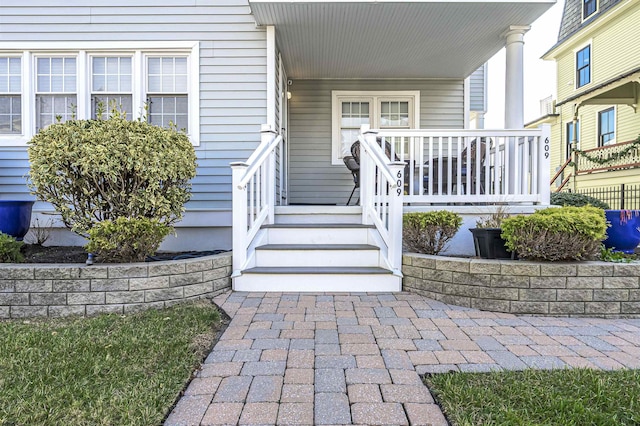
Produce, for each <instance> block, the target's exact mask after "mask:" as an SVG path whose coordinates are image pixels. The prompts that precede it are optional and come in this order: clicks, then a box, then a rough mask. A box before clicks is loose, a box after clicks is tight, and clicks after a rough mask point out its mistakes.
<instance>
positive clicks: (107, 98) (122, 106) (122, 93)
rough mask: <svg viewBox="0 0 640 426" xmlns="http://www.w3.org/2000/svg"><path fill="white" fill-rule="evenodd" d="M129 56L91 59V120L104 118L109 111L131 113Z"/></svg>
mask: <svg viewBox="0 0 640 426" xmlns="http://www.w3.org/2000/svg"><path fill="white" fill-rule="evenodd" d="M132 73H133V71H132V57H131V56H92V57H91V118H106V117H107V116H108V115H109V111H112V110H116V111H120V112H123V113H126V116H127V118H128V119H131V117H133V115H134V111H133V86H132V84H133V79H132Z"/></svg>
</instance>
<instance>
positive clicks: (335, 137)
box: [331, 90, 420, 166]
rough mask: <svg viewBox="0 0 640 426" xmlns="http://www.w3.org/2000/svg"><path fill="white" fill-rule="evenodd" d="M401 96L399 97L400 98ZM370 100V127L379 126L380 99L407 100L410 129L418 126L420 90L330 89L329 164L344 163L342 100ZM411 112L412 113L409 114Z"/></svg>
mask: <svg viewBox="0 0 640 426" xmlns="http://www.w3.org/2000/svg"><path fill="white" fill-rule="evenodd" d="M400 98H401V99H400ZM363 100H367V101H369V102H370V107H369V117H370V120H369V121H370V126H371V128H372V129H373V128H377V127H379V123H378V119H379V111H378V104H379V102H380V101H381V100H402V101H405V100H407V101H409V115H410V117H411V116H412V117H411V118H412V120H413V123H409V127H410V128H411V129H419V128H420V91H419V90H398V91H392V90H389V91H358V90H332V91H331V165H333V166H337V165H342V164H344V163H343V161H342V146H341V142H340V139H341V135H340V124H339V123H340V115H341V112H342V109H341V102H342V101H363ZM412 112H413V114H411V113H412Z"/></svg>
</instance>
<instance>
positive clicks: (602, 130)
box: [598, 107, 616, 146]
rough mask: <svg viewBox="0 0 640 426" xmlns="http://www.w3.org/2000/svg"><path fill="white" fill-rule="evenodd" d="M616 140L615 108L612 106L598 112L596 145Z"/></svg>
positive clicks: (607, 143)
mask: <svg viewBox="0 0 640 426" xmlns="http://www.w3.org/2000/svg"><path fill="white" fill-rule="evenodd" d="M615 142H616V110H615V108H614V107H611V108H607V109H605V110H604V111H600V112H598V145H599V146H605V145H611V144H613V143H615Z"/></svg>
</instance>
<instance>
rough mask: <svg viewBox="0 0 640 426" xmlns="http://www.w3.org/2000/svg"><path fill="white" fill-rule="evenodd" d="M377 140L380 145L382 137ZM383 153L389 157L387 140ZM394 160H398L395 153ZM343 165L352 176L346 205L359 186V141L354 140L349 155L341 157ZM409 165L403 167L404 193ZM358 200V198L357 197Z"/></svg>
mask: <svg viewBox="0 0 640 426" xmlns="http://www.w3.org/2000/svg"><path fill="white" fill-rule="evenodd" d="M377 142H378V143H379V144H380V145H382V139H381V138H378V139H377ZM385 154H386V155H387V157H389V158H391V144H390V143H389V142H386V143H385ZM394 157H395V161H400V159H399V158H398V156H397V155H394ZM342 161H344V164H345V166H347V169H349V171H350V172H351V174H352V176H353V190H352V191H351V195H350V196H349V201H347V205H349V203H350V202H351V198H352V197H353V194H354V193H355V191H356V189H358V188H360V141H355V142H354V143H353V144H352V145H351V155H348V156H346V157H343V158H342ZM408 179H409V165H408V164H406V165H405V167H404V189H405V194H407V193H408V190H409V181H408ZM358 202H360V199H358Z"/></svg>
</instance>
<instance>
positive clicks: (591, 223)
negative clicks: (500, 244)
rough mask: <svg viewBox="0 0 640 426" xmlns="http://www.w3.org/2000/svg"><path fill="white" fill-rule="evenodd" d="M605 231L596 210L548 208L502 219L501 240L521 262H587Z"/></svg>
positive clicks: (597, 251)
mask: <svg viewBox="0 0 640 426" xmlns="http://www.w3.org/2000/svg"><path fill="white" fill-rule="evenodd" d="M606 229H607V223H606V221H605V218H604V210H602V209H599V208H597V207H592V206H585V207H560V208H548V209H544V210H538V211H536V212H535V213H533V214H532V215H529V216H523V215H518V216H513V217H510V218H508V219H505V220H504V221H503V222H502V238H503V239H504V240H505V241H506V246H507V247H508V248H509V250H510V251H515V252H517V253H518V256H519V257H520V258H521V259H527V260H551V261H555V260H588V259H592V258H597V257H598V256H599V254H600V245H601V243H602V240H604V238H605V232H606Z"/></svg>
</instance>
